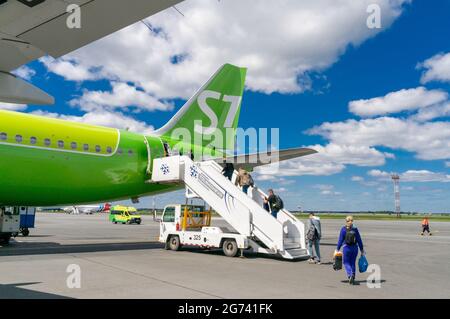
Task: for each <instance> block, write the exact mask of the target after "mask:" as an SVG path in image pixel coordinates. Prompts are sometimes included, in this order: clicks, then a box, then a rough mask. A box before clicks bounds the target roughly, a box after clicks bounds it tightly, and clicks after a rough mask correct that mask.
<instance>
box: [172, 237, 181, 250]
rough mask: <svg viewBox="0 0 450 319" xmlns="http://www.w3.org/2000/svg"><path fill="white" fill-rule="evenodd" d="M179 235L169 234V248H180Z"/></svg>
mask: <svg viewBox="0 0 450 319" xmlns="http://www.w3.org/2000/svg"><path fill="white" fill-rule="evenodd" d="M180 246H181V245H180V237H178V236H171V237H170V238H169V248H170V249H171V250H180Z"/></svg>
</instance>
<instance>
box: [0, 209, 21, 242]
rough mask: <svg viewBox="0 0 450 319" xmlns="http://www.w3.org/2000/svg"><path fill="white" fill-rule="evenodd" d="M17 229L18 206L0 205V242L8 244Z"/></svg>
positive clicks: (18, 223) (18, 218)
mask: <svg viewBox="0 0 450 319" xmlns="http://www.w3.org/2000/svg"><path fill="white" fill-rule="evenodd" d="M19 229H20V216H19V207H0V244H8V243H9V240H10V239H11V237H13V236H16V235H17V234H18V233H19Z"/></svg>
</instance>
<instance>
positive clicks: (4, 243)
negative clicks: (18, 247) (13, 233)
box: [0, 236, 11, 246]
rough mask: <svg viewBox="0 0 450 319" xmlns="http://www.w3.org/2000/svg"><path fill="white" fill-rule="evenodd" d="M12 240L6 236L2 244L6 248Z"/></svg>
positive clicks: (2, 239) (0, 239) (0, 242)
mask: <svg viewBox="0 0 450 319" xmlns="http://www.w3.org/2000/svg"><path fill="white" fill-rule="evenodd" d="M10 239H11V237H10V236H6V237H3V238H0V244H2V245H4V246H6V245H9V240H10Z"/></svg>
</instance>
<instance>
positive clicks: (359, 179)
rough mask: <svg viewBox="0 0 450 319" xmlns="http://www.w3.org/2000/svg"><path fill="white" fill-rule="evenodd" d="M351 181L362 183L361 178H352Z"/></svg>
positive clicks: (362, 179)
mask: <svg viewBox="0 0 450 319" xmlns="http://www.w3.org/2000/svg"><path fill="white" fill-rule="evenodd" d="M351 180H352V182H362V181H364V178H363V177H361V176H352V178H351Z"/></svg>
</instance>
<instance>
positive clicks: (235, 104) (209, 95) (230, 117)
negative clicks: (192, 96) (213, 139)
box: [194, 90, 242, 135]
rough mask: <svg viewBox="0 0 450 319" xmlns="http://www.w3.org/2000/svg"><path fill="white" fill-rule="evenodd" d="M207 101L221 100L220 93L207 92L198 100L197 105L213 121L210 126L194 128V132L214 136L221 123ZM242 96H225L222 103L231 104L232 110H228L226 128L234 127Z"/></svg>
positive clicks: (201, 94)
mask: <svg viewBox="0 0 450 319" xmlns="http://www.w3.org/2000/svg"><path fill="white" fill-rule="evenodd" d="M207 99H215V100H220V93H219V92H215V91H210V90H205V91H203V92H202V93H200V95H199V96H198V98H197V103H198V106H199V107H200V109H201V110H202V111H203V113H205V115H206V116H207V117H208V118H209V120H210V121H211V124H210V126H208V127H204V126H202V125H198V124H196V125H195V127H194V130H195V131H196V132H197V133H199V134H205V135H208V134H213V133H214V131H215V130H216V129H217V125H218V122H219V119H218V118H217V115H216V113H215V112H214V111H213V110H212V109H211V107H210V106H209V105H208V103H206V100H207ZM241 99H242V97H241V96H235V95H224V96H223V98H222V101H224V102H229V103H231V104H230V109H229V110H228V114H227V117H226V119H225V122H224V125H223V126H224V127H231V126H232V125H233V121H234V119H235V117H236V113H237V111H238V109H239V105H240V103H241Z"/></svg>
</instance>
